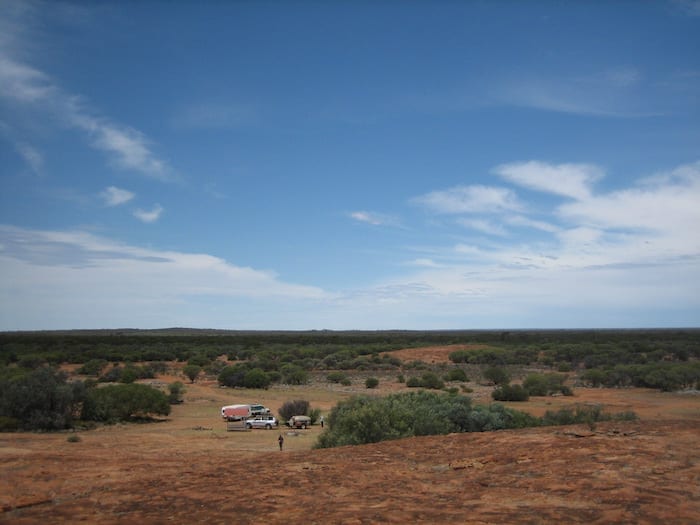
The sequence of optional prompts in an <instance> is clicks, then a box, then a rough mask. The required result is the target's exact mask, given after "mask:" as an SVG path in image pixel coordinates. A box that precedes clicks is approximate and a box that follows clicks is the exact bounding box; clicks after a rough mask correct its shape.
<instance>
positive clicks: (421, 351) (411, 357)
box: [386, 345, 488, 364]
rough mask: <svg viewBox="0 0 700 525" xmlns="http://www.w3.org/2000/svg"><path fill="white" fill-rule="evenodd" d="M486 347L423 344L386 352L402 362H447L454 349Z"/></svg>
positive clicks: (482, 346) (483, 346)
mask: <svg viewBox="0 0 700 525" xmlns="http://www.w3.org/2000/svg"><path fill="white" fill-rule="evenodd" d="M482 348H488V346H487V345H448V346H424V347H421V348H404V349H402V350H393V351H391V352H386V354H387V355H391V356H394V357H398V358H399V359H401V361H403V362H409V361H423V362H424V363H428V364H433V363H449V362H450V358H449V355H450V354H451V353H452V352H454V351H456V350H479V349H482Z"/></svg>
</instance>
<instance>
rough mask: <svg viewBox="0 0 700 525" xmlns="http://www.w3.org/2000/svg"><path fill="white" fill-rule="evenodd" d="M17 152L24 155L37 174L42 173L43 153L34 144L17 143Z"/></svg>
mask: <svg viewBox="0 0 700 525" xmlns="http://www.w3.org/2000/svg"><path fill="white" fill-rule="evenodd" d="M16 148H17V152H18V153H19V154H20V155H21V156H22V158H23V159H24V160H25V162H26V163H27V164H28V165H29V167H30V168H31V170H32V171H33V172H34V173H35V174H37V175H38V174H40V173H41V172H42V169H43V167H44V157H43V155H42V154H41V153H40V152H39V151H38V150H37V149H36V148H34V147H33V146H30V145H29V144H24V143H20V144H17V145H16Z"/></svg>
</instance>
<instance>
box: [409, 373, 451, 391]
mask: <svg viewBox="0 0 700 525" xmlns="http://www.w3.org/2000/svg"><path fill="white" fill-rule="evenodd" d="M406 386H407V387H409V388H430V389H434V390H442V389H443V388H445V383H444V382H443V381H442V379H440V378H439V377H438V376H437V374H435V373H434V372H425V373H424V374H423V375H422V376H421V377H415V376H413V377H409V378H408V380H407V381H406Z"/></svg>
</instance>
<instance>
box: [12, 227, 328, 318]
mask: <svg viewBox="0 0 700 525" xmlns="http://www.w3.org/2000/svg"><path fill="white" fill-rule="evenodd" d="M0 268H1V269H2V271H0V329H19V328H26V329H31V328H44V327H53V328H68V327H75V328H79V327H94V328H103V327H120V326H122V327H123V326H137V327H153V326H183V325H184V326H200V327H206V326H225V325H226V323H228V326H230V327H241V326H248V327H259V328H263V327H264V326H263V325H262V323H265V322H267V320H268V319H270V318H271V317H266V319H264V320H262V321H261V320H260V319H258V320H257V322H259V323H261V325H260V326H257V325H255V324H254V321H253V318H254V317H255V315H252V316H251V310H252V311H253V312H254V313H255V312H258V310H257V309H260V311H274V307H275V305H276V304H278V303H280V302H281V304H284V305H285V306H284V308H282V310H281V311H287V312H290V311H291V310H292V307H291V306H290V305H291V304H293V305H294V307H293V309H295V311H297V310H301V309H303V308H304V307H305V306H306V305H307V304H316V303H317V302H318V301H323V300H325V299H327V297H328V295H327V294H326V293H325V292H324V291H323V290H321V289H319V288H316V287H312V286H303V285H297V284H293V283H288V282H284V281H282V280H280V279H279V278H278V276H277V275H276V274H275V273H274V272H271V271H263V270H257V269H254V268H249V267H241V266H236V265H234V264H231V263H230V262H228V261H225V260H223V259H221V258H219V257H214V256H211V255H207V254H196V253H182V252H174V251H161V250H152V249H144V248H139V247H135V246H130V245H127V244H123V243H119V242H115V241H112V240H110V239H107V238H104V237H98V236H95V235H93V234H91V233H87V232H84V231H38V230H29V229H23V228H15V227H9V226H0ZM254 305H255V307H254ZM258 313H259V312H258ZM237 314H240V317H238V316H237ZM256 315H257V314H256ZM288 315H289V314H288ZM275 321H278V324H275ZM283 322H284V316H283V315H282V317H279V318H275V319H274V320H273V322H272V325H267V326H276V327H277V326H289V325H283V324H282V323H283Z"/></svg>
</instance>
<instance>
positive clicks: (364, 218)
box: [349, 211, 399, 226]
mask: <svg viewBox="0 0 700 525" xmlns="http://www.w3.org/2000/svg"><path fill="white" fill-rule="evenodd" d="M349 215H350V217H351V218H353V219H354V220H356V221H357V222H364V223H366V224H371V225H372V226H398V225H399V221H398V219H397V218H396V217H392V216H391V215H385V214H382V213H374V212H370V211H353V212H350V214H349Z"/></svg>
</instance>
